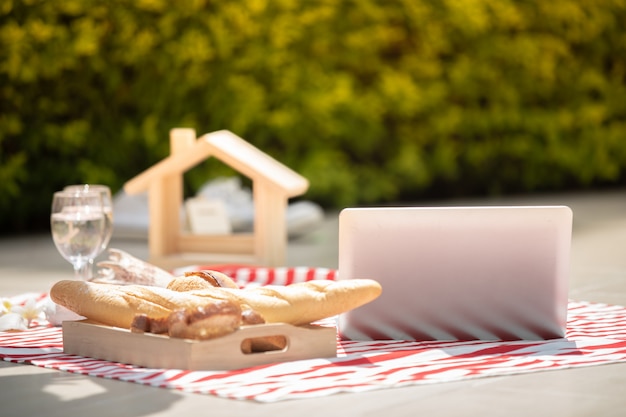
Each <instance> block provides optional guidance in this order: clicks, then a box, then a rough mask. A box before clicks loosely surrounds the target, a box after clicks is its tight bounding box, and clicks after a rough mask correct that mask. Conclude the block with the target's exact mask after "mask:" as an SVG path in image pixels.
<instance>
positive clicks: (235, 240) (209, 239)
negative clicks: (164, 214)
mask: <svg viewBox="0 0 626 417" xmlns="http://www.w3.org/2000/svg"><path fill="white" fill-rule="evenodd" d="M178 242H179V243H178V250H179V251H180V252H197V253H206V254H211V253H214V254H217V253H219V254H251V253H252V252H253V250H254V236H253V235H252V234H249V233H241V234H240V233H236V234H231V235H194V234H181V235H179V238H178Z"/></svg>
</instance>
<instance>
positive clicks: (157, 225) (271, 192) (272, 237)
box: [124, 128, 309, 269]
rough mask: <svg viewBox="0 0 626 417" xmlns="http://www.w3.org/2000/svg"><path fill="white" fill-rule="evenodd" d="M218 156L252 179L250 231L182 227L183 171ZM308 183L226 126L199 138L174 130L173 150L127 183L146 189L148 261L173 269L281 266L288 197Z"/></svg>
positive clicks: (191, 132) (128, 190) (187, 131)
mask: <svg viewBox="0 0 626 417" xmlns="http://www.w3.org/2000/svg"><path fill="white" fill-rule="evenodd" d="M209 157H215V158H217V159H218V160H220V161H221V162H223V163H224V164H226V165H228V166H230V167H231V168H233V169H234V170H235V171H237V172H238V173H240V174H242V175H244V176H246V177H248V178H249V179H251V180H252V193H253V194H252V195H253V202H254V230H253V232H252V233H233V234H227V235H195V234H191V233H188V232H185V231H183V228H182V224H181V221H180V210H181V207H182V204H183V199H184V195H183V174H184V173H185V172H186V171H188V170H189V169H191V168H193V167H194V166H196V165H198V164H199V163H201V162H202V161H204V160H206V159H207V158H209ZM308 187H309V182H308V181H307V179H306V178H304V177H302V176H300V175H299V174H297V173H296V172H294V171H292V170H291V169H290V168H288V167H287V166H285V165H283V164H282V163H280V162H278V161H276V160H275V159H273V158H272V157H270V156H269V155H267V154H265V153H263V152H261V151H260V150H259V149H257V148H256V147H254V146H253V145H251V144H250V143H248V142H246V141H245V140H243V139H242V138H240V137H239V136H237V135H235V134H234V133H232V132H230V131H227V130H220V131H216V132H212V133H208V134H205V135H204V136H202V137H200V138H196V132H195V130H194V129H187V128H176V129H172V130H171V131H170V155H169V156H168V157H166V158H165V159H163V160H162V161H160V162H158V163H157V164H155V165H153V166H152V167H150V168H148V169H147V170H146V171H144V172H142V173H141V174H139V175H137V176H136V177H134V178H132V179H131V180H130V181H128V182H127V183H126V184H125V185H124V190H125V191H126V193H128V194H131V195H132V194H137V193H141V192H145V191H147V193H148V208H149V213H150V225H149V229H148V244H149V251H150V259H149V262H150V263H152V264H154V265H158V266H160V267H162V268H166V269H172V268H175V267H180V266H184V265H210V264H216V263H218V264H224V263H238V264H255V265H263V266H273V267H275V266H280V265H284V264H285V261H286V252H287V226H286V218H285V216H286V209H287V205H288V200H289V198H292V197H296V196H299V195H302V194H304V193H305V192H306V190H307V189H308Z"/></svg>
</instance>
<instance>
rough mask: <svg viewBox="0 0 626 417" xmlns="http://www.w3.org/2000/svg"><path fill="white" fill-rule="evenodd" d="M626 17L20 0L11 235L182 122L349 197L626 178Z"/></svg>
mask: <svg viewBox="0 0 626 417" xmlns="http://www.w3.org/2000/svg"><path fill="white" fill-rule="evenodd" d="M625 25H626V1H625V0H550V1H543V0H522V1H511V0H498V1H493V0H391V1H385V0H352V1H337V0H316V1H301V0H245V1H243V0H215V1H209V0H177V1H166V0H109V1H105V2H102V1H92V0H22V1H17V0H2V1H1V2H0V230H1V231H2V232H7V231H9V232H11V231H24V230H32V229H37V228H41V227H47V222H48V215H49V209H50V201H51V194H52V192H53V191H54V190H56V189H59V188H61V187H62V186H63V185H66V184H70V183H78V182H93V183H105V184H109V185H110V186H112V188H113V189H114V190H117V189H119V188H120V187H121V186H122V184H123V183H124V182H125V181H127V180H128V179H130V178H132V177H133V176H135V175H136V174H138V173H140V172H141V171H143V170H144V169H146V168H147V167H149V166H150V165H152V164H153V163H155V162H157V161H159V160H160V159H161V158H163V157H164V156H166V155H167V154H168V152H169V142H168V132H169V130H170V129H171V128H173V127H193V128H195V129H196V130H197V132H198V133H199V134H203V133H207V132H210V131H213V130H219V129H229V130H232V131H233V132H235V133H236V134H238V135H239V136H241V137H243V138H245V139H246V140H248V141H250V142H251V143H253V144H254V145H256V146H257V147H259V148H261V149H262V150H264V151H265V152H267V153H269V154H270V155H272V156H274V157H276V158H277V159H279V160H281V161H282V162H284V163H286V164H287V165H288V166H290V167H292V168H293V169H295V170H296V171H298V172H300V173H301V174H303V175H304V176H306V177H307V178H308V179H309V180H310V181H311V188H310V191H309V193H308V194H307V195H306V197H307V198H308V199H313V200H316V201H318V202H320V203H322V204H324V205H327V206H334V207H340V206H346V205H356V204H371V203H382V202H390V201H400V200H404V201H415V200H417V199H420V198H423V197H426V196H428V197H433V196H436V197H449V196H461V195H485V194H505V193H513V192H526V191H543V190H562V189H576V188H578V189H580V188H584V187H590V186H598V185H607V184H608V185H611V184H619V183H620V182H622V181H623V180H624V178H625V177H626V27H625ZM221 169H222V168H220V167H219V166H218V167H215V166H213V165H209V166H207V167H206V168H203V169H200V170H194V171H193V172H192V173H190V176H189V177H188V178H186V180H187V181H188V186H189V188H190V189H193V188H194V187H197V186H198V185H199V184H201V183H202V182H204V181H205V180H207V179H208V178H210V176H211V175H217V174H220V173H221V171H220V170H221Z"/></svg>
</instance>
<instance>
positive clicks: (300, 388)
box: [0, 266, 626, 402]
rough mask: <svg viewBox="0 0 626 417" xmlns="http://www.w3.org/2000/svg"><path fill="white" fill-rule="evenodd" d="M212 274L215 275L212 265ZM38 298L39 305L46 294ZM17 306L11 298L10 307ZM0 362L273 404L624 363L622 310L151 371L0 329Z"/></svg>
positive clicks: (304, 273)
mask: <svg viewBox="0 0 626 417" xmlns="http://www.w3.org/2000/svg"><path fill="white" fill-rule="evenodd" d="M194 268H197V267H194ZM212 269H217V268H216V267H215V266H213V267H212ZM220 269H221V270H223V271H224V272H226V273H228V274H230V275H231V276H233V277H234V278H235V279H236V280H237V281H238V282H240V283H243V284H246V283H249V284H261V285H263V284H268V283H272V284H289V283H292V282H300V281H306V280H311V279H333V278H334V277H335V271H333V270H327V269H320V268H275V269H266V268H237V267H222V268H220ZM28 296H33V294H29V295H28ZM35 296H38V297H40V298H42V297H45V296H46V295H45V294H35ZM25 297H26V295H24V296H22V297H21V298H25ZM19 299H20V297H15V300H16V301H19ZM0 358H2V359H3V360H5V361H9V362H16V363H26V364H31V365H35V366H41V367H46V368H52V369H58V370H61V371H66V372H74V373H79V374H85V375H91V376H94V377H104V378H111V379H118V380H123V381H129V382H135V383H138V384H144V385H150V386H154V387H160V388H167V389H177V390H182V391H188V392H194V393H199V394H210V395H216V396H219V397H225V398H232V399H246V400H255V401H259V402H272V401H281V400H289V399H298V398H311V397H320V396H325V395H330V394H334V393H339V392H363V391H369V390H378V389H385V388H393V387H406V386H411V385H419V384H432V383H443V382H448V381H459V380H464V379H469V378H478V377H488V376H499V375H512V374H520V373H527V372H537V371H547V370H555V369H565V368H572V367H580V366H591V365H600V364H608V363H617V362H624V361H626V308H625V307H622V306H613V305H606V304H598V303H590V302H582V301H570V303H569V310H568V329H567V335H566V337H565V338H563V339H554V340H547V341H511V342H491V341H467V342H406V341H376V342H354V341H338V342H337V358H332V359H314V360H302V361H296V362H288V363H278V364H272V365H263V366H258V367H254V368H248V369H241V370H236V371H188V370H181V369H149V368H140V367H136V366H131V365H126V364H120V363H115V362H108V361H103V360H96V359H91V358H83V357H79V356H73V355H66V354H64V353H63V340H62V334H61V329H60V328H58V327H50V326H48V325H46V323H41V324H40V325H38V326H36V327H34V328H31V329H29V330H27V331H23V332H0Z"/></svg>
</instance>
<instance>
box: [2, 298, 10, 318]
mask: <svg viewBox="0 0 626 417" xmlns="http://www.w3.org/2000/svg"><path fill="white" fill-rule="evenodd" d="M12 306H13V304H12V303H11V300H9V299H8V298H0V316H2V315H4V314H6V313H8V312H9V311H11V307H12Z"/></svg>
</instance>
